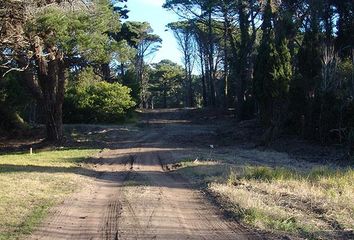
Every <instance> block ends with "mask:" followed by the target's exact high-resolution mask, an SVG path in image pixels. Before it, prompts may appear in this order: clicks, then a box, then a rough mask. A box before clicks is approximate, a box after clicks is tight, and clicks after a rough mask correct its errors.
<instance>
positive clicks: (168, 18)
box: [127, 0, 182, 64]
mask: <svg viewBox="0 0 354 240" xmlns="http://www.w3.org/2000/svg"><path fill="white" fill-rule="evenodd" d="M164 2H165V1H164V0H128V2H127V5H128V9H129V10H130V12H129V14H128V15H129V19H128V21H140V22H144V21H145V22H149V23H150V24H151V26H152V28H153V29H154V33H155V34H157V35H159V36H160V37H161V38H162V40H163V42H162V47H161V49H160V50H159V51H158V52H157V53H156V54H155V56H154V57H153V59H152V60H151V62H159V61H160V60H162V59H170V60H172V61H174V62H176V63H178V64H181V62H182V61H181V58H182V56H181V53H180V51H179V50H178V46H177V43H176V40H175V38H174V36H173V33H172V32H171V31H170V30H169V31H165V30H166V27H165V26H166V25H167V24H168V23H170V22H175V21H178V17H177V16H176V14H175V13H173V12H171V11H167V10H165V9H164V8H162V5H163V3H164Z"/></svg>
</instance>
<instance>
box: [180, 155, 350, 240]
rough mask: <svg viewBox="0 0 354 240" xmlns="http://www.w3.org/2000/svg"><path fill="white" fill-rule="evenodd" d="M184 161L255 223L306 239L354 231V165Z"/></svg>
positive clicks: (184, 169) (230, 207)
mask: <svg viewBox="0 0 354 240" xmlns="http://www.w3.org/2000/svg"><path fill="white" fill-rule="evenodd" d="M265 162H266V161H265ZM275 163H276V162H275ZM272 165H274V161H272ZM180 166H181V168H180V169H179V170H178V171H179V172H180V173H181V174H183V175H185V176H187V177H189V178H190V179H194V180H195V181H198V183H201V184H203V185H204V186H207V190H208V191H209V192H211V193H212V194H213V195H214V196H216V199H217V200H218V201H219V202H220V204H222V205H223V206H224V208H225V209H226V210H227V212H229V213H231V214H232V215H233V216H234V217H237V218H238V219H239V220H241V221H243V222H245V223H247V224H249V225H251V226H252V227H255V228H258V229H262V230H266V231H271V232H275V233H279V234H290V235H293V236H297V237H304V238H308V239H338V238H340V239H350V238H352V237H354V234H353V229H354V218H353V216H354V170H353V169H352V168H347V169H342V168H337V169H335V168H330V167H323V166H320V167H313V166H312V165H310V164H309V169H306V165H304V166H303V168H301V169H297V168H291V167H284V166H283V167H270V166H268V165H267V164H264V165H261V164H253V165H247V164H244V163H242V164H240V163H239V161H235V162H234V163H232V161H230V159H229V158H228V159H227V161H222V160H218V161H215V160H214V161H198V162H193V161H183V162H181V164H180Z"/></svg>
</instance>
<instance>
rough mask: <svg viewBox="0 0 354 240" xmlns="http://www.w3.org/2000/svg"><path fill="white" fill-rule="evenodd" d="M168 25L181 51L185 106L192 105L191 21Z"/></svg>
mask: <svg viewBox="0 0 354 240" xmlns="http://www.w3.org/2000/svg"><path fill="white" fill-rule="evenodd" d="M168 27H169V28H170V29H171V30H172V31H173V33H174V35H175V37H176V39H177V43H178V45H179V47H180V50H181V52H182V53H183V63H184V69H185V78H186V82H185V88H186V92H187V94H186V100H185V106H187V107H192V106H193V105H194V97H193V88H192V73H193V68H194V62H195V59H194V57H195V50H196V49H195V41H194V33H193V23H192V22H191V21H183V22H174V23H170V24H168Z"/></svg>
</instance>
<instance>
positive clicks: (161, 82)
mask: <svg viewBox="0 0 354 240" xmlns="http://www.w3.org/2000/svg"><path fill="white" fill-rule="evenodd" d="M185 74H186V73H185V70H184V69H183V68H182V67H181V66H179V65H177V64H176V63H174V62H172V61H170V60H162V61H160V62H159V63H156V64H153V69H152V70H151V72H150V75H149V78H150V81H151V82H150V87H149V90H150V92H151V98H152V101H153V103H154V106H155V107H159V108H167V107H182V106H183V103H184V99H188V98H189V97H190V96H189V94H190V93H189V92H188V91H185V89H186V86H185V84H184V83H185V81H184V80H185V77H186V75H185ZM187 84H188V82H187ZM188 88H189V86H188ZM188 88H187V89H188Z"/></svg>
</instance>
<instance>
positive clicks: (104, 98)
mask: <svg viewBox="0 0 354 240" xmlns="http://www.w3.org/2000/svg"><path fill="white" fill-rule="evenodd" d="M90 76H92V78H90ZM130 92H131V90H130V88H128V87H125V86H123V85H121V84H119V83H108V82H104V81H100V78H99V77H98V76H97V75H94V74H93V71H92V70H90V69H89V70H85V71H84V72H83V73H82V74H80V75H79V78H78V81H77V82H76V83H74V84H72V85H71V86H69V87H68V90H67V92H66V99H65V103H64V121H65V122H67V123H115V122H120V121H123V120H124V119H125V117H126V115H127V114H128V113H129V110H130V109H131V108H132V107H134V106H135V102H134V101H133V100H132V98H131V96H130Z"/></svg>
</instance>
